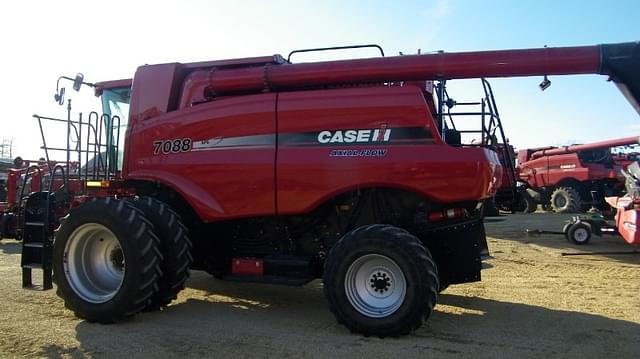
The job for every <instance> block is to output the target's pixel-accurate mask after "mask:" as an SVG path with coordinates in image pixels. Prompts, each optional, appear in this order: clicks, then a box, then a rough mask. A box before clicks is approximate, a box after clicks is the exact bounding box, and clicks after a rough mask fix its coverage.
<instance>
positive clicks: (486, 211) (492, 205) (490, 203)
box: [482, 197, 500, 217]
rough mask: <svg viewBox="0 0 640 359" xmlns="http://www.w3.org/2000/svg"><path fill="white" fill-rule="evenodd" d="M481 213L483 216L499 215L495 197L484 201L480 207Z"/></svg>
mask: <svg viewBox="0 0 640 359" xmlns="http://www.w3.org/2000/svg"><path fill="white" fill-rule="evenodd" d="M482 215H483V216H484V217H499V216H500V209H498V206H497V205H496V199H495V197H492V198H489V199H487V200H485V201H484V206H483V208H482Z"/></svg>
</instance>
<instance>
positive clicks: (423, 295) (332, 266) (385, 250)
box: [323, 224, 440, 337]
mask: <svg viewBox="0 0 640 359" xmlns="http://www.w3.org/2000/svg"><path fill="white" fill-rule="evenodd" d="M371 255H373V256H384V257H386V258H387V259H390V260H392V261H393V262H395V264H396V265H397V268H399V270H401V272H402V275H403V276H404V279H405V280H406V287H405V288H406V291H405V295H404V297H403V299H402V301H401V302H398V303H401V304H399V307H397V309H396V310H395V311H393V312H390V313H389V314H388V315H385V316H382V317H371V316H368V315H364V314H363V313H362V312H361V311H359V310H358V309H357V308H356V307H355V306H354V304H352V299H349V297H348V295H347V282H346V280H347V277H348V272H349V270H350V268H352V267H353V265H354V264H355V263H358V261H359V260H362V259H363V258H367V257H370V256H371ZM378 274H379V273H378ZM372 275H373V274H372ZM323 281H324V293H325V296H326V298H327V301H328V302H329V308H330V310H331V312H333V314H334V315H335V317H336V319H337V320H338V322H339V323H341V324H344V325H345V326H346V327H347V328H348V329H349V330H351V331H352V332H357V333H361V334H364V335H365V336H370V335H374V336H379V337H385V336H399V335H406V334H408V333H409V332H411V331H412V330H415V329H417V328H419V327H420V326H421V325H422V322H423V320H425V319H427V318H428V317H429V316H430V315H431V312H432V310H433V307H434V306H435V304H436V301H437V298H438V292H439V290H440V283H439V280H438V270H437V267H436V264H435V262H434V261H433V258H432V257H431V253H430V252H429V251H428V250H427V249H426V248H425V247H424V246H423V244H422V243H421V242H420V240H419V239H418V238H417V237H415V236H414V235H412V234H410V233H409V232H407V231H405V230H404V229H401V228H397V227H393V226H390V225H382V224H374V225H367V226H363V227H359V228H357V229H355V230H353V231H351V232H349V233H347V234H346V235H345V236H344V237H342V239H341V240H340V241H339V242H338V243H337V244H336V245H335V246H333V248H332V249H331V251H330V252H329V255H328V257H327V261H326V262H325V266H324V275H323ZM365 282H366V283H368V281H365ZM372 286H373V285H372ZM365 287H366V285H365ZM393 288H394V290H395V287H393ZM365 289H366V288H365Z"/></svg>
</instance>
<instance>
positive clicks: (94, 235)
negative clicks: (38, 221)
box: [64, 223, 125, 304]
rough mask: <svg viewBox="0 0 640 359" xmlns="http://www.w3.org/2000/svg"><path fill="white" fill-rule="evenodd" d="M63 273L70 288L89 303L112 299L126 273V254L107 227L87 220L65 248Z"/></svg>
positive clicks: (70, 238) (75, 231) (76, 230)
mask: <svg viewBox="0 0 640 359" xmlns="http://www.w3.org/2000/svg"><path fill="white" fill-rule="evenodd" d="M64 273H65V277H66V279H67V282H68V283H69V285H70V286H71V289H73V291H74V292H75V293H76V294H77V295H78V296H79V297H81V298H82V299H83V300H85V301H87V302H90V303H96V304H99V303H104V302H107V301H109V300H110V299H111V298H113V297H114V296H115V295H116V294H117V293H118V291H119V290H120V286H121V285H122V281H123V280H124V273H125V260H124V253H123V252H122V248H121V247H120V242H119V241H118V238H117V237H116V236H115V235H114V234H113V232H111V231H110V230H109V229H108V228H107V227H105V226H103V225H101V224H98V223H87V224H83V225H81V226H80V227H78V228H76V229H75V230H74V231H73V233H71V235H70V236H69V239H68V240H67V244H66V246H65V249H64Z"/></svg>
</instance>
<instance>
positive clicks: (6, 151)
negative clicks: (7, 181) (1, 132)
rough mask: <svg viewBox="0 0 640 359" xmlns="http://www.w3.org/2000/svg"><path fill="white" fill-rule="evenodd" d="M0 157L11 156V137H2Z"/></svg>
mask: <svg viewBox="0 0 640 359" xmlns="http://www.w3.org/2000/svg"><path fill="white" fill-rule="evenodd" d="M0 158H13V138H12V139H6V138H2V143H0Z"/></svg>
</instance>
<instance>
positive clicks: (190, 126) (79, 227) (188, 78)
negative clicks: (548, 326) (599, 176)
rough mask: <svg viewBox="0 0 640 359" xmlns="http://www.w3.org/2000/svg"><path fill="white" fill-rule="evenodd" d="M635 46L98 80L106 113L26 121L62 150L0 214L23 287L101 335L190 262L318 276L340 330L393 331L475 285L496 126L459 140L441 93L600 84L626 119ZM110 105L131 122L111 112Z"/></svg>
mask: <svg viewBox="0 0 640 359" xmlns="http://www.w3.org/2000/svg"><path fill="white" fill-rule="evenodd" d="M639 51H640V45H639V44H638V43H625V44H614V45H600V46H587V47H568V48H540V49H529V50H506V51H486V52H466V53H437V54H429V55H416V56H401V57H387V58H372V59H356V60H344V61H331V62H318V63H302V64H292V63H290V62H289V61H286V60H284V59H283V58H282V57H280V56H278V55H276V56H269V57H258V58H246V59H236V60H222V61H211V62H200V63H190V64H180V63H171V64H162V65H149V66H142V67H140V68H138V70H137V72H136V73H135V77H134V78H133V81H131V80H124V81H112V82H108V83H102V84H97V85H96V89H97V93H98V94H100V95H101V96H102V100H103V105H104V110H105V114H104V115H98V114H96V113H92V114H91V115H90V116H88V117H82V115H79V117H75V116H73V119H72V116H71V106H70V103H69V106H68V107H67V108H68V119H67V120H57V119H53V118H45V117H41V116H36V118H37V119H38V120H39V121H41V123H43V122H47V121H45V120H48V121H49V122H51V121H53V122H54V123H61V124H62V125H64V126H66V131H67V134H68V136H67V145H66V146H63V147H62V148H52V147H53V145H47V142H45V144H44V145H45V149H47V151H46V155H47V159H48V157H49V152H51V151H54V150H63V151H64V152H65V153H66V156H67V157H66V158H67V164H66V165H57V166H55V167H53V168H50V169H49V171H48V173H49V179H48V183H49V186H48V190H46V191H43V190H39V191H33V192H31V193H30V194H29V195H28V196H24V197H23V199H22V200H21V201H20V202H19V203H18V204H17V205H16V206H15V207H14V208H13V209H11V211H9V212H7V213H5V216H11V218H13V221H14V223H15V228H16V229H15V230H16V232H18V234H19V235H20V236H21V237H22V239H23V252H22V268H23V284H24V286H25V287H29V286H30V285H31V271H32V269H33V268H42V269H43V271H44V283H43V284H44V287H45V288H51V287H52V283H51V279H52V274H51V273H52V271H53V278H54V279H55V281H56V283H57V290H58V295H59V296H60V297H62V298H63V300H64V301H65V304H66V306H67V307H68V308H69V309H70V310H72V311H73V312H75V314H76V315H77V316H79V317H81V318H85V319H87V320H90V321H97V322H113V321H117V320H120V319H123V318H126V317H128V316H131V315H133V314H135V313H137V312H139V311H141V310H143V309H158V308H161V307H163V306H165V305H167V304H169V303H170V302H171V301H172V300H173V299H174V298H175V297H176V295H177V294H178V292H179V291H180V290H181V289H182V288H183V287H184V283H185V280H186V279H187V276H188V270H189V268H194V269H201V270H206V271H208V272H210V273H212V274H213V275H215V276H217V277H220V278H223V279H228V280H241V281H255V282H268V283H281V284H292V285H301V284H304V283H307V282H309V281H310V280H313V279H316V278H322V280H323V281H324V291H325V294H326V297H327V300H328V304H329V307H330V309H331V311H332V312H333V313H334V314H335V316H336V318H337V320H338V321H339V322H340V323H342V324H344V325H345V326H346V327H347V328H349V329H350V330H352V331H354V332H359V333H363V334H365V335H377V336H389V335H402V334H406V333H408V332H410V331H411V330H413V329H416V328H418V327H419V326H420V325H421V324H422V322H423V320H424V319H425V318H427V317H428V316H429V315H430V313H431V311H432V309H433V307H434V305H435V303H436V300H437V297H438V292H439V291H440V290H441V289H443V288H445V287H446V286H447V285H451V284H456V283H465V282H472V281H478V280H480V269H481V261H480V259H481V252H482V250H483V248H485V247H486V240H485V234H484V227H483V223H482V216H481V212H482V203H483V202H484V201H485V200H486V199H488V198H490V197H492V196H493V195H494V193H495V191H496V189H497V187H498V186H499V179H500V177H501V175H502V170H501V166H500V163H499V160H498V156H497V155H496V153H495V152H494V151H492V150H491V146H492V145H495V144H494V143H492V142H495V141H494V138H496V137H497V136H496V134H497V133H496V131H497V127H496V125H495V122H492V121H488V122H487V123H485V125H487V127H486V128H482V129H481V130H480V132H479V133H480V135H481V140H480V141H479V142H477V143H476V145H475V146H473V145H462V141H461V131H460V130H458V129H455V128H453V127H452V126H451V125H450V124H449V122H448V121H446V118H445V117H446V113H445V112H444V111H443V110H442V109H443V108H445V106H448V105H449V104H450V101H445V98H446V96H445V94H444V93H445V87H444V85H445V80H450V79H461V78H477V77H510V76H546V75H563V74H604V75H608V76H610V77H611V78H612V79H613V81H615V82H616V83H617V84H618V85H620V86H621V88H622V89H623V91H624V92H625V93H626V94H627V95H628V97H629V99H630V101H632V103H633V105H634V106H635V108H636V109H640V107H639V106H638V99H639V98H640V69H639V66H640V57H639ZM82 81H83V80H82V78H81V77H78V78H77V79H76V81H75V83H74V87H75V88H79V87H80V85H81V84H82ZM430 81H436V84H435V86H433V87H432V86H430V85H431V84H432V82H430ZM432 89H434V90H433V91H432ZM434 92H435V94H434ZM61 97H62V96H61V94H60V93H59V94H58V96H57V99H58V100H60V102H62V98H61ZM125 104H128V105H129V110H128V116H126V113H122V114H118V113H116V112H115V109H116V108H117V107H118V106H120V108H125V107H126V106H125ZM125 112H126V111H125ZM483 113H485V112H483ZM485 114H486V113H485ZM487 116H490V117H491V118H494V114H488V115H487ZM483 118H484V117H483ZM490 123H493V125H488V124H490ZM124 126H126V132H124V131H120V129H124ZM43 133H44V132H43ZM121 134H123V135H124V136H120V135H121ZM43 138H44V136H43ZM121 153H123V156H121V155H120V154H121ZM91 157H93V158H94V160H93V163H92V165H90V166H87V165H86V163H87V162H89V161H90V158H91ZM76 159H77V160H78V161H80V162H81V163H82V164H83V165H82V166H81V167H79V169H77V170H70V167H71V166H70V165H69V163H70V161H72V160H76ZM120 162H122V167H120V166H119V164H120ZM31 172H34V173H37V172H38V170H37V169H33V171H31ZM31 172H30V173H31ZM27 177H29V175H27V176H25V179H26V178H27ZM36 182H38V181H31V184H32V185H33V183H36ZM25 184H26V183H25Z"/></svg>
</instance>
